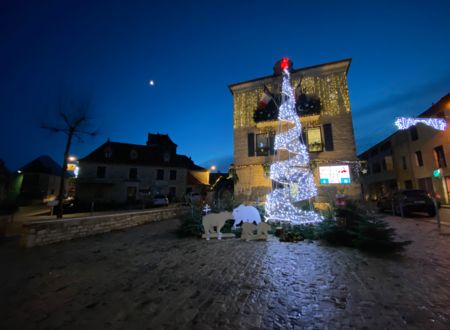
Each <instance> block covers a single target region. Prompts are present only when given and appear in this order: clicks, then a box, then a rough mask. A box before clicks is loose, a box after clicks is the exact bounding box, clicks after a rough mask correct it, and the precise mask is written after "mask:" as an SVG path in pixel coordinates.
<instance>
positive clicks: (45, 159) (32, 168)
mask: <svg viewBox="0 0 450 330" xmlns="http://www.w3.org/2000/svg"><path fill="white" fill-rule="evenodd" d="M20 170H21V171H22V172H23V173H41V174H51V175H61V170H62V168H61V166H60V165H59V164H58V163H57V162H55V161H54V160H53V159H52V158H50V157H49V156H39V157H38V158H36V159H34V160H32V161H31V162H29V163H28V164H26V165H25V166H23V167H21V168H20Z"/></svg>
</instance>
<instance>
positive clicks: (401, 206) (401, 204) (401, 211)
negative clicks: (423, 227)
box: [400, 202, 404, 218]
mask: <svg viewBox="0 0 450 330" xmlns="http://www.w3.org/2000/svg"><path fill="white" fill-rule="evenodd" d="M400 216H401V217H402V218H404V214H403V203H402V202H400Z"/></svg>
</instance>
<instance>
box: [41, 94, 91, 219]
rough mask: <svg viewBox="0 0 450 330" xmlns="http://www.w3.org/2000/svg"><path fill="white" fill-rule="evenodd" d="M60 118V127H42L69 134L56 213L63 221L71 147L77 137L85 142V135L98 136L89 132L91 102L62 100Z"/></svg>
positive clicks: (45, 125)
mask: <svg viewBox="0 0 450 330" xmlns="http://www.w3.org/2000/svg"><path fill="white" fill-rule="evenodd" d="M58 108H59V109H58V117H59V119H60V121H61V123H60V124H58V125H47V124H44V125H42V126H41V127H42V128H43V129H46V130H49V131H52V132H55V133H59V132H62V133H65V134H67V141H66V148H65V149H64V160H63V166H62V170H61V177H60V183H59V192H58V205H57V207H58V209H57V213H56V217H57V218H58V219H61V218H62V216H63V200H64V193H65V187H64V183H65V178H66V176H67V159H68V158H69V152H70V147H71V145H72V139H73V138H74V137H75V138H77V139H78V140H80V141H83V139H82V136H83V135H89V136H95V135H97V131H95V130H93V131H91V130H89V129H88V124H89V117H88V113H89V109H90V102H89V101H84V102H75V101H73V100H72V101H69V102H67V103H64V102H63V101H62V100H61V101H60V103H59V107H58Z"/></svg>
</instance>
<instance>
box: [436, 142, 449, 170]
mask: <svg viewBox="0 0 450 330" xmlns="http://www.w3.org/2000/svg"><path fill="white" fill-rule="evenodd" d="M434 159H435V161H436V165H437V167H438V168H444V167H447V162H446V160H445V154H444V148H443V147H442V146H439V147H436V148H434Z"/></svg>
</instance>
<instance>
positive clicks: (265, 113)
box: [229, 59, 361, 202]
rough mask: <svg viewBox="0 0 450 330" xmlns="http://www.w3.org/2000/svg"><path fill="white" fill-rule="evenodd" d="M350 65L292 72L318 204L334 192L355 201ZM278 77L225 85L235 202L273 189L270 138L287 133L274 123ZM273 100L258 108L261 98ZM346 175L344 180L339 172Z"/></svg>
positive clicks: (357, 186) (356, 184) (357, 188)
mask: <svg viewBox="0 0 450 330" xmlns="http://www.w3.org/2000/svg"><path fill="white" fill-rule="evenodd" d="M350 63H351V60H350V59H345V60H341V61H336V62H331V63H325V64H320V65H315V66H311V67H305V68H301V69H291V83H292V86H293V88H294V90H295V94H296V103H297V107H298V109H297V113H299V116H300V121H301V124H302V128H303V134H302V137H301V139H302V140H303V142H304V143H305V144H306V145H307V147H308V150H309V153H310V159H311V163H310V165H311V169H312V171H313V174H314V177H315V183H316V185H317V187H318V192H319V195H318V197H316V202H317V201H324V202H326V201H330V200H332V199H334V198H335V195H336V194H337V193H342V194H346V195H348V196H350V197H351V198H355V199H356V198H360V196H361V189H360V184H359V182H358V175H359V171H360V166H359V164H360V162H359V161H358V160H357V157H356V147H355V138H354V132H353V122H352V112H351V108H350V100H349V95H348V85H347V72H348V69H349V66H350ZM281 82H282V77H281V72H279V70H278V69H277V64H276V65H275V66H274V74H273V75H270V76H265V77H260V78H256V79H252V80H248V81H244V82H239V83H235V84H232V85H230V86H229V89H230V91H231V93H232V95H233V103H234V169H233V170H234V171H235V173H236V174H237V177H238V181H237V183H236V185H235V187H234V194H235V197H236V198H238V199H240V200H246V201H263V200H264V199H265V195H266V194H267V193H268V192H270V191H271V189H272V181H271V179H270V178H269V175H270V174H269V170H270V164H271V163H272V162H273V161H274V158H275V157H276V152H275V151H274V146H273V143H274V136H275V134H276V132H277V131H278V130H279V129H281V131H283V130H286V128H287V127H285V126H280V125H279V122H278V120H277V113H278V107H277V103H278V104H279V101H280V91H281ZM267 93H269V94H271V96H272V99H271V101H270V102H268V104H267V105H266V106H265V107H263V108H261V107H258V101H259V100H261V98H262V96H263V95H264V94H267ZM345 171H346V176H342V175H341V174H339V173H341V172H345Z"/></svg>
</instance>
